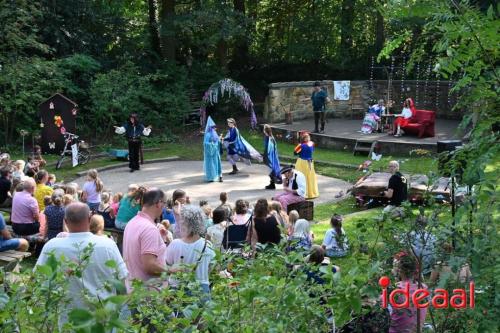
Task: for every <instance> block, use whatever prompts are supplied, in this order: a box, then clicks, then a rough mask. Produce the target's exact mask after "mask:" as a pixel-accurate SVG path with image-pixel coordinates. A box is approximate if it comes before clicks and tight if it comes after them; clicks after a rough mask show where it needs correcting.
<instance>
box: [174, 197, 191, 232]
mask: <svg viewBox="0 0 500 333" xmlns="http://www.w3.org/2000/svg"><path fill="white" fill-rule="evenodd" d="M172 202H173V211H174V217H175V225H174V238H180V237H181V230H182V228H181V227H182V216H181V210H182V207H183V206H184V205H187V204H189V203H190V201H189V197H188V196H187V194H186V192H185V191H183V190H180V189H177V190H175V191H174V193H173V194H172Z"/></svg>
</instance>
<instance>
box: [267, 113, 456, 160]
mask: <svg viewBox="0 0 500 333" xmlns="http://www.w3.org/2000/svg"><path fill="white" fill-rule="evenodd" d="M361 123H362V120H360V119H352V120H351V119H340V118H330V119H328V122H327V124H326V126H325V127H326V128H325V133H324V134H316V133H312V131H313V130H314V119H301V120H297V121H294V122H293V124H291V125H287V124H285V123H275V124H270V125H271V127H272V128H273V133H274V135H277V136H282V137H283V138H286V137H288V138H290V136H291V137H294V138H297V137H298V132H299V131H302V130H305V131H310V132H311V140H312V141H314V142H315V143H316V145H317V146H320V147H329V148H335V149H342V150H348V151H353V149H354V146H355V144H356V141H363V142H373V141H378V142H379V144H380V148H381V152H382V153H383V154H386V155H387V154H408V152H409V151H411V150H414V149H426V150H429V151H431V152H436V148H437V141H441V140H451V139H455V140H456V139H460V138H458V136H457V134H456V132H457V129H458V125H459V123H460V122H459V121H458V120H448V119H436V125H435V133H436V136H435V137H433V138H423V139H419V138H418V137H416V136H410V135H408V136H405V135H404V136H402V137H394V136H392V135H389V134H387V133H373V134H362V133H360V132H359V131H360V130H361Z"/></svg>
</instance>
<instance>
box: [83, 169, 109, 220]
mask: <svg viewBox="0 0 500 333" xmlns="http://www.w3.org/2000/svg"><path fill="white" fill-rule="evenodd" d="M103 189H104V184H103V183H102V181H101V179H100V178H99V175H98V174H97V170H96V169H91V170H89V171H88V172H87V181H86V182H85V183H84V184H83V189H82V197H81V201H82V202H85V203H87V205H88V206H89V208H90V210H91V211H93V212H97V210H98V209H99V205H100V204H101V192H102V190H103Z"/></svg>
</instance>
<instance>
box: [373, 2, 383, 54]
mask: <svg viewBox="0 0 500 333" xmlns="http://www.w3.org/2000/svg"><path fill="white" fill-rule="evenodd" d="M384 43H385V29H384V17H383V16H382V13H381V12H380V11H379V10H377V22H376V23H375V52H376V54H377V55H378V54H379V53H380V51H382V48H383V47H384Z"/></svg>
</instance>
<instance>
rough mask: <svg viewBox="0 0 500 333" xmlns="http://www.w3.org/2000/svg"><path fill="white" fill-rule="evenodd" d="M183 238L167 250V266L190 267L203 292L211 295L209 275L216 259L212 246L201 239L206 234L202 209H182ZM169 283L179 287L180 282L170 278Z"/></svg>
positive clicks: (176, 240)
mask: <svg viewBox="0 0 500 333" xmlns="http://www.w3.org/2000/svg"><path fill="white" fill-rule="evenodd" d="M181 216H182V219H183V221H184V223H183V224H182V232H181V234H182V238H177V239H174V240H173V241H172V243H170V245H169V246H168V248H167V254H166V257H167V264H169V265H174V267H175V266H182V265H189V267H191V269H192V271H193V272H195V275H196V280H198V282H200V285H201V289H202V290H203V292H205V293H207V294H209V293H210V282H209V280H208V275H209V272H210V263H211V262H212V260H213V259H214V257H215V252H214V250H212V244H211V243H210V242H209V241H207V240H206V239H204V238H203V237H201V235H202V234H203V233H204V232H205V225H204V223H203V211H202V210H201V208H200V207H196V206H193V205H186V206H184V207H182V210H181ZM169 283H170V284H171V285H173V286H177V285H178V284H179V281H177V280H175V279H173V278H170V279H169Z"/></svg>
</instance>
